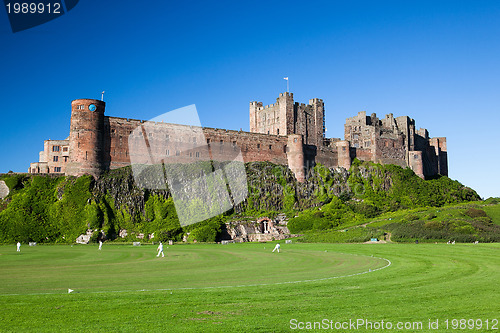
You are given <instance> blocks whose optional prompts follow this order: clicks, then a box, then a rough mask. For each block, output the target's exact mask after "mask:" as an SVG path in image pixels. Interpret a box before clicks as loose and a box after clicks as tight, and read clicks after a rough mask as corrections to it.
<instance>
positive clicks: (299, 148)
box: [286, 134, 306, 183]
mask: <svg viewBox="0 0 500 333" xmlns="http://www.w3.org/2000/svg"><path fill="white" fill-rule="evenodd" d="M286 155H287V159H288V167H289V168H290V170H292V172H293V173H294V174H295V178H297V181H298V182H300V183H303V182H304V181H305V179H306V176H305V164H304V145H303V140H302V135H299V134H291V135H289V136H288V144H287V154H286Z"/></svg>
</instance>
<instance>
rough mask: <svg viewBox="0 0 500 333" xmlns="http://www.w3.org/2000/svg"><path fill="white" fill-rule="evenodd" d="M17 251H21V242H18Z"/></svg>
mask: <svg viewBox="0 0 500 333" xmlns="http://www.w3.org/2000/svg"><path fill="white" fill-rule="evenodd" d="M16 245H17V252H21V243H19V242H17V244H16Z"/></svg>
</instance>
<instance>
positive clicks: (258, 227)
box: [221, 215, 292, 242]
mask: <svg viewBox="0 0 500 333" xmlns="http://www.w3.org/2000/svg"><path fill="white" fill-rule="evenodd" d="M287 222H288V221H287V219H286V216H284V215H279V216H277V217H276V218H275V219H270V218H268V217H261V218H259V219H257V220H255V221H245V222H243V221H232V222H229V223H226V225H225V230H223V233H222V237H221V239H222V240H233V241H236V242H255V241H258V242H268V241H273V240H281V239H286V238H289V237H291V236H292V235H290V231H289V230H288V228H287V226H286V224H287Z"/></svg>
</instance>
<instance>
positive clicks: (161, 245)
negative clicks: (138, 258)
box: [156, 242, 165, 257]
mask: <svg viewBox="0 0 500 333" xmlns="http://www.w3.org/2000/svg"><path fill="white" fill-rule="evenodd" d="M160 253H161V256H162V257H165V255H164V254H163V244H162V243H161V242H160V245H158V254H157V255H156V256H157V257H159V256H160Z"/></svg>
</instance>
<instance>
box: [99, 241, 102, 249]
mask: <svg viewBox="0 0 500 333" xmlns="http://www.w3.org/2000/svg"><path fill="white" fill-rule="evenodd" d="M101 249H102V240H100V241H99V250H101Z"/></svg>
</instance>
